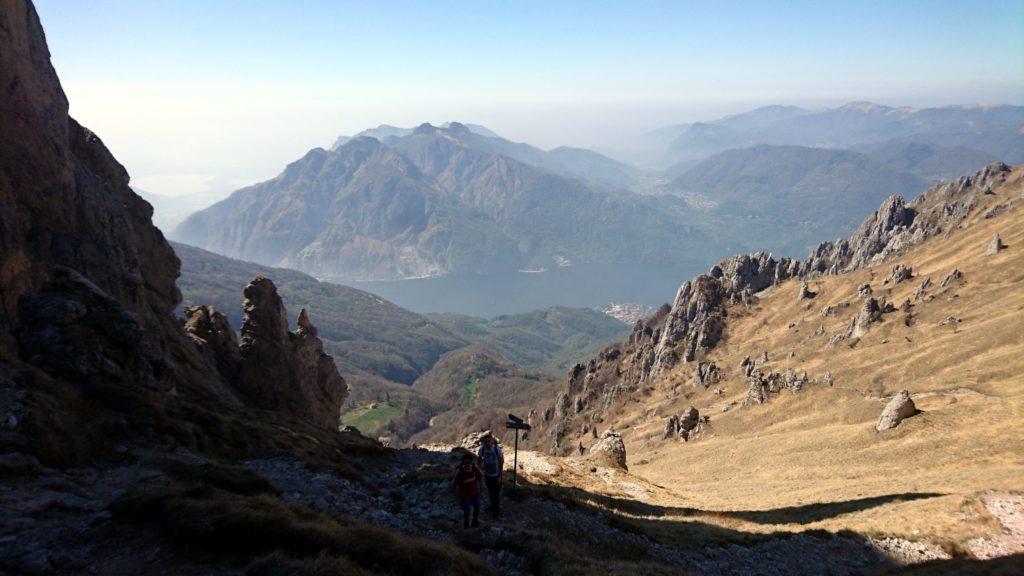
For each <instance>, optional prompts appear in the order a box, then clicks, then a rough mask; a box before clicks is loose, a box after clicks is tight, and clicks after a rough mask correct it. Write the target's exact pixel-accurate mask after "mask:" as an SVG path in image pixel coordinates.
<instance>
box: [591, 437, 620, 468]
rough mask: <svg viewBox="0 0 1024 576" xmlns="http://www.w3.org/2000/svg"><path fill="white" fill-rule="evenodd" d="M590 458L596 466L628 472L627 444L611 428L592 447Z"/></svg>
mask: <svg viewBox="0 0 1024 576" xmlns="http://www.w3.org/2000/svg"><path fill="white" fill-rule="evenodd" d="M590 458H591V460H593V461H594V462H595V463H596V464H600V465H603V466H608V467H611V468H618V469H620V470H628V468H627V467H626V444H625V442H623V441H622V435H621V434H619V433H618V432H616V431H615V430H613V429H611V428H609V429H608V430H605V431H604V434H602V435H601V439H600V440H598V441H597V443H595V444H594V445H593V446H591V447H590Z"/></svg>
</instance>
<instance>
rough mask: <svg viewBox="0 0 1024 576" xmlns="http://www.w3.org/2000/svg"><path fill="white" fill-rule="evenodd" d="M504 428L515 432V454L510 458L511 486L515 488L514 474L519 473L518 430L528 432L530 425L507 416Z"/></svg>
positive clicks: (510, 415)
mask: <svg viewBox="0 0 1024 576" xmlns="http://www.w3.org/2000/svg"><path fill="white" fill-rule="evenodd" d="M505 428H509V429H511V430H515V431H516V443H515V452H514V453H513V456H512V486H513V487H515V486H516V474H517V473H518V471H519V431H520V430H529V429H530V425H529V424H527V423H526V422H523V419H522V418H520V417H518V416H516V415H515V414H509V415H508V422H505Z"/></svg>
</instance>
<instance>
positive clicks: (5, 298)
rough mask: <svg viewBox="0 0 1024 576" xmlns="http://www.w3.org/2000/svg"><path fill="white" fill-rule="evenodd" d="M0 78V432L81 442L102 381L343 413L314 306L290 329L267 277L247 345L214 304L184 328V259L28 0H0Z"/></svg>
mask: <svg viewBox="0 0 1024 576" xmlns="http://www.w3.org/2000/svg"><path fill="white" fill-rule="evenodd" d="M0 86H2V88H0V90H3V91H4V93H3V96H2V97H0V126H2V127H3V128H2V129H0V398H2V399H4V400H5V402H3V403H0V417H3V418H8V417H10V418H8V420H7V421H10V422H15V423H16V424H15V425H14V428H15V430H14V433H13V434H11V435H9V436H4V437H2V438H0V448H4V447H8V445H10V447H14V448H16V449H18V450H21V449H26V448H30V447H32V446H38V445H39V444H40V442H42V443H45V442H48V440H46V438H48V437H52V438H56V439H57V440H56V441H55V442H53V443H52V444H51V445H56V446H60V445H68V446H71V445H73V444H74V438H72V437H71V436H74V435H75V434H76V431H75V425H74V424H72V423H71V419H70V418H68V417H67V416H68V414H70V413H75V414H79V415H80V416H81V417H82V418H83V419H85V420H92V419H100V415H101V414H107V412H106V410H107V408H108V407H109V405H104V404H103V402H102V401H100V402H96V400H97V398H96V396H95V392H94V391H95V390H99V389H102V390H106V391H107V394H109V396H108V397H107V398H108V399H109V400H110V401H111V402H113V403H115V404H116V403H117V402H119V401H121V400H125V399H129V398H135V399H138V398H145V402H146V403H148V404H149V405H153V406H160V405H163V403H165V402H170V401H171V399H172V398H181V397H187V398H189V399H191V400H198V401H199V402H203V403H207V404H209V405H211V406H219V405H227V406H238V405H240V404H247V405H250V406H256V407H260V408H267V409H272V410H278V411H281V412H284V413H286V414H289V415H292V416H295V417H296V418H297V419H304V420H307V421H312V422H314V423H316V424H319V425H323V426H327V427H330V428H336V427H337V417H338V409H339V407H340V405H341V402H342V401H343V399H344V396H345V390H346V387H345V382H344V380H343V379H342V378H341V376H340V375H339V373H338V371H337V368H336V367H335V365H334V362H333V360H332V359H331V357H330V356H327V355H326V354H324V353H323V346H322V343H321V342H320V340H319V338H317V337H316V330H315V328H313V327H312V325H311V324H309V321H308V319H307V318H306V317H305V315H303V317H302V319H300V323H299V328H298V330H297V331H296V332H295V333H294V334H293V333H290V332H288V329H287V324H286V323H284V306H283V304H282V303H281V301H280V298H277V294H276V290H275V289H274V287H273V284H272V283H270V282H269V281H268V280H265V279H258V280H260V282H259V283H258V285H257V286H255V287H254V286H250V288H247V289H246V296H247V297H249V298H251V299H252V300H253V304H252V306H251V309H249V308H247V314H250V315H251V317H249V316H247V319H246V324H245V325H244V326H243V343H242V346H241V347H239V346H238V345H237V343H236V342H237V341H236V340H235V335H234V333H233V332H232V331H231V328H230V327H229V326H228V324H227V321H226V319H225V318H224V317H223V316H222V315H219V313H217V312H216V311H214V310H212V309H209V308H205V307H195V308H192V309H190V310H189V314H188V315H189V319H188V321H187V323H186V325H187V332H186V329H183V326H182V323H181V322H180V321H179V320H177V319H176V318H175V317H174V315H173V311H174V309H175V307H176V306H177V305H178V304H179V302H180V300H181V295H180V293H179V291H178V289H177V287H176V286H175V281H176V278H177V277H178V272H179V266H180V262H179V260H178V258H177V257H176V256H175V254H174V251H173V250H172V249H171V246H170V245H169V244H168V243H167V242H166V240H165V239H164V237H163V235H162V234H161V233H160V231H159V230H157V229H156V228H155V227H154V226H153V225H152V223H151V220H150V218H151V216H152V209H151V207H150V205H149V204H147V203H146V202H145V201H144V200H142V199H141V198H139V197H138V196H137V195H136V194H135V193H134V192H133V191H132V190H131V188H130V187H129V186H128V174H127V172H126V171H125V169H124V168H123V167H122V166H121V165H120V164H118V162H117V161H116V160H115V159H114V158H113V156H112V155H111V154H110V152H109V151H108V150H107V149H106V147H105V146H104V145H103V143H102V142H101V141H100V140H99V138H98V137H97V136H96V135H95V134H93V133H92V132H90V131H89V130H87V129H85V128H83V127H82V126H80V125H79V124H78V123H77V122H75V121H74V120H73V119H71V118H70V117H68V102H67V100H66V98H65V96H64V93H63V91H62V90H61V87H60V83H59V81H58V80H57V77H56V74H55V73H54V70H53V68H52V66H51V65H50V61H49V52H48V51H47V47H46V40H45V38H44V36H43V31H42V29H41V27H40V23H39V18H38V15H37V14H36V11H35V9H34V7H33V6H32V4H31V3H29V2H25V1H22V0H0ZM254 284H257V283H256V282H255V281H254ZM250 290H252V291H253V293H252V294H250ZM257 292H258V293H260V294H266V295H267V298H269V299H261V298H259V297H258V296H259V295H258V294H257ZM275 299H276V300H275ZM275 318H276V319H277V320H278V321H279V322H281V324H279V325H274V326H266V325H265V324H266V323H267V322H269V320H272V319H275ZM189 336H191V338H190V337H189ZM58 397H59V398H60V400H55V398H58ZM7 399H13V400H12V401H11V402H6V400H7ZM53 402H61V403H62V404H61V409H60V410H54V409H52V408H49V407H48V406H49V403H53ZM33 407H34V408H33ZM118 421H121V422H124V421H125V420H124V418H123V417H119V420H118ZM101 435H102V434H101ZM42 451H44V452H45V451H46V450H42ZM49 452H50V453H52V452H53V451H52V450H51V451H49Z"/></svg>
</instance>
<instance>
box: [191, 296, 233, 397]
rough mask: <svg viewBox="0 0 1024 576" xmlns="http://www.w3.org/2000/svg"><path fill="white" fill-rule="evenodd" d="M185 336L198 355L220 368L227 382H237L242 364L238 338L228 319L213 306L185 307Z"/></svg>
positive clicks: (218, 369) (219, 370)
mask: <svg viewBox="0 0 1024 576" xmlns="http://www.w3.org/2000/svg"><path fill="white" fill-rule="evenodd" d="M184 312H185V318H186V320H185V333H186V334H188V336H189V337H190V338H191V339H192V343H193V344H195V345H196V348H198V349H199V352H200V353H201V354H203V355H204V356H206V357H207V359H208V360H209V361H210V362H211V363H212V364H213V365H214V366H216V367H217V371H218V372H220V375H221V376H222V377H223V378H224V380H225V381H226V382H234V381H235V380H236V378H237V376H238V369H239V366H240V365H241V363H242V355H241V353H240V352H239V350H238V338H237V337H236V336H235V331H234V330H232V329H231V325H230V324H229V323H228V318H227V316H225V315H224V314H222V313H220V312H218V311H217V310H216V309H214V307H213V306H186V307H185V309H184Z"/></svg>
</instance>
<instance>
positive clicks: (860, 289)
mask: <svg viewBox="0 0 1024 576" xmlns="http://www.w3.org/2000/svg"><path fill="white" fill-rule="evenodd" d="M871 294H872V292H871V284H868V283H867V282H864V283H863V284H861V285H860V286H857V297H858V298H871Z"/></svg>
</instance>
